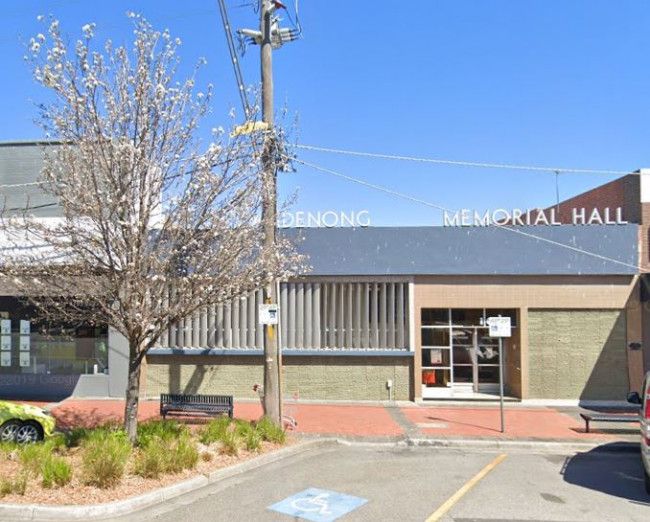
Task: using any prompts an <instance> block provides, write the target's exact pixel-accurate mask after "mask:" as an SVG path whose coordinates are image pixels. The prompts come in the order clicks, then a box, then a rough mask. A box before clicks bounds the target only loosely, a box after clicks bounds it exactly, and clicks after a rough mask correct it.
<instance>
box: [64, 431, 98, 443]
mask: <svg viewBox="0 0 650 522" xmlns="http://www.w3.org/2000/svg"><path fill="white" fill-rule="evenodd" d="M93 431H94V430H91V429H88V428H72V429H71V430H68V431H67V432H65V434H64V436H65V445H66V446H67V447H68V448H76V447H78V446H81V444H83V442H84V441H85V440H86V439H87V438H88V437H89V436H90V434H91V433H92V432H93Z"/></svg>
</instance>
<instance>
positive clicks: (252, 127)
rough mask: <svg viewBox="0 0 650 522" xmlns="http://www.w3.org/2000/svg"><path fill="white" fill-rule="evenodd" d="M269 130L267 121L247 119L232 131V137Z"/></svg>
mask: <svg viewBox="0 0 650 522" xmlns="http://www.w3.org/2000/svg"><path fill="white" fill-rule="evenodd" d="M267 130H269V124H268V123H266V122H265V121H247V122H246V123H244V124H243V125H237V126H236V127H235V129H234V130H233V131H232V132H231V133H230V137H231V138H234V137H236V136H243V135H245V134H253V133H254V132H263V131H267Z"/></svg>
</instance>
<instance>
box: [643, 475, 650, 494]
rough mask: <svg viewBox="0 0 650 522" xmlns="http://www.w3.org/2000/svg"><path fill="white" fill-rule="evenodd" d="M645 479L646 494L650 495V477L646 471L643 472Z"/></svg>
mask: <svg viewBox="0 0 650 522" xmlns="http://www.w3.org/2000/svg"><path fill="white" fill-rule="evenodd" d="M643 478H644V479H645V492H646V493H648V494H649V495H650V475H648V472H647V471H645V470H643Z"/></svg>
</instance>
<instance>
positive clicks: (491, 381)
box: [421, 308, 516, 398]
mask: <svg viewBox="0 0 650 522" xmlns="http://www.w3.org/2000/svg"><path fill="white" fill-rule="evenodd" d="M497 315H504V316H505V315H508V316H510V317H511V320H512V324H513V325H515V318H516V313H515V310H489V309H488V310H486V309H482V308H473V309H441V308H423V309H422V312H421V329H422V331H421V342H422V397H423V398H427V397H428V398H435V397H453V396H454V391H456V392H458V393H472V392H474V393H495V392H497V391H498V389H499V341H498V339H497V338H493V337H490V336H489V335H488V328H487V326H486V318H487V317H492V316H497ZM515 326H516V325H515Z"/></svg>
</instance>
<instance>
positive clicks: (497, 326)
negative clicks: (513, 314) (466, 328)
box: [487, 316, 512, 337]
mask: <svg viewBox="0 0 650 522" xmlns="http://www.w3.org/2000/svg"><path fill="white" fill-rule="evenodd" d="M487 324H488V327H489V329H490V337H510V335H512V326H511V324H510V317H501V316H499V317H488V320H487Z"/></svg>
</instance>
